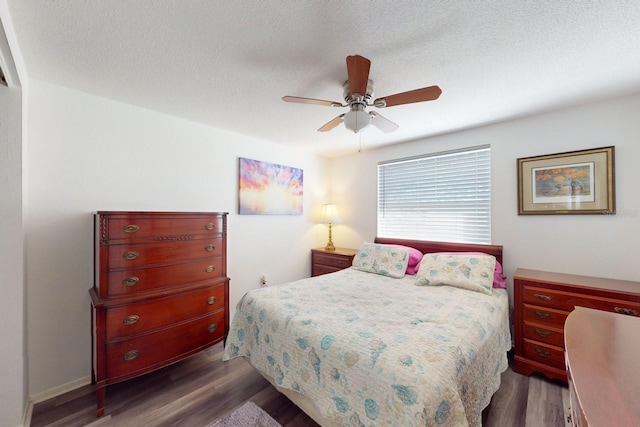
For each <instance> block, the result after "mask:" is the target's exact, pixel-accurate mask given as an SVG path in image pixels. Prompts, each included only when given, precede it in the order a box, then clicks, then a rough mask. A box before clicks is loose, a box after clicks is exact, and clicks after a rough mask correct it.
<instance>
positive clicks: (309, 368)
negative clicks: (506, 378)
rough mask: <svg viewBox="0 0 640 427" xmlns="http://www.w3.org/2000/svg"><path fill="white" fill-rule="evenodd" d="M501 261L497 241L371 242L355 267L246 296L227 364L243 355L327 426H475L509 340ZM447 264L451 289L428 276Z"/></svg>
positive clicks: (497, 380) (492, 389) (229, 343)
mask: <svg viewBox="0 0 640 427" xmlns="http://www.w3.org/2000/svg"><path fill="white" fill-rule="evenodd" d="M409 248H413V249H409ZM415 249H417V250H418V251H420V252H421V253H422V254H425V255H424V257H423V258H422V260H421V261H420V262H419V264H418V265H417V270H418V271H417V274H405V273H406V271H404V269H406V268H408V266H407V264H402V265H400V264H401V263H400V262H399V261H398V260H400V259H402V261H403V262H404V258H403V257H406V258H411V257H412V254H413V253H414V252H415ZM375 251H378V252H375ZM380 254H384V255H385V257H384V260H383V261H381V260H382V259H383V258H381V257H380ZM398 254H399V255H398ZM481 254H486V255H489V256H485V255H481ZM376 257H377V258H376ZM452 259H454V260H455V263H452V261H451V260H452ZM491 259H493V260H494V262H493V264H491V261H490V260H491ZM362 260H364V261H362ZM372 260H374V261H375V262H372ZM390 260H391V261H390ZM460 260H462V261H463V262H462V264H461V265H464V269H463V270H465V271H464V274H463V275H464V276H465V278H463V279H462V281H463V282H465V280H466V282H465V283H464V284H463V286H460V284H459V283H457V282H456V281H457V280H458V276H457V275H458V270H460V268H461V267H460V266H459V265H458V264H459V261H460ZM478 260H480V262H479V263H478ZM388 261H390V262H389V263H387V264H385V262H388ZM408 262H409V263H411V260H409V261H408ZM443 262H444V263H445V264H446V265H445V264H442V263H443ZM367 263H368V264H367ZM376 263H378V264H377V265H376ZM438 263H440V264H438ZM501 263H502V247H501V246H496V245H476V244H460V243H443V242H428V241H417V240H403V239H389V238H376V239H375V240H374V242H373V243H365V244H364V245H363V247H362V248H361V249H360V251H359V253H358V255H356V258H354V263H353V266H352V267H350V268H347V269H344V270H341V271H338V272H335V273H330V274H325V275H322V276H317V277H312V278H307V279H302V280H298V281H295V282H291V283H287V284H283V285H278V286H273V287H268V288H260V289H255V290H252V291H250V292H248V293H247V294H245V295H244V296H243V297H242V299H241V300H240V301H239V303H238V305H237V311H236V313H235V315H234V318H233V321H232V323H231V327H230V332H229V335H228V337H227V342H226V345H225V353H224V356H223V360H230V359H232V358H235V357H244V358H245V359H246V360H248V361H249V363H250V364H251V365H252V366H253V367H254V368H256V369H257V370H258V371H259V372H260V373H261V374H262V375H263V376H264V377H265V378H266V379H267V380H269V381H270V382H271V384H273V385H274V386H275V387H276V388H277V389H278V390H279V391H280V392H282V393H283V394H285V395H286V396H287V397H288V398H289V399H291V400H292V401H293V402H294V403H295V404H296V405H298V406H299V407H300V408H301V409H302V410H303V411H305V412H306V413H307V414H308V415H309V416H310V417H311V418H313V419H314V420H315V421H316V422H318V423H319V424H320V425H322V426H325V427H326V426H345V425H348V426H351V425H353V426H381V425H398V426H432V425H441V426H467V425H469V426H480V425H481V422H482V421H481V420H482V410H483V409H484V408H485V407H486V406H487V405H488V404H489V403H490V400H491V396H492V395H493V394H494V393H495V391H496V390H497V389H498V388H499V386H500V375H501V373H502V372H503V371H504V370H506V368H507V366H508V362H507V351H508V350H509V349H510V348H511V335H510V330H509V315H508V313H509V303H508V297H507V293H506V290H505V289H503V287H502V286H500V287H495V286H496V282H495V281H493V279H495V278H498V277H499V276H500V275H501V271H500V272H498V267H500V268H501ZM363 264H365V265H364V267H363ZM442 265H445V267H442ZM451 265H456V266H457V267H456V270H455V272H454V273H452V274H454V275H456V278H454V279H446V280H445V281H448V280H452V283H454V282H455V283H454V284H453V285H449V284H446V285H445V284H442V283H436V282H438V281H440V282H442V279H438V280H431V277H433V276H434V275H435V276H437V275H438V274H440V273H441V271H440V270H438V269H441V268H442V269H447V268H449V266H451ZM468 265H471V267H470V268H469V267H468ZM478 265H481V267H478ZM381 266H382V267H381ZM388 266H391V267H389V268H388V270H393V269H394V268H397V269H398V270H401V269H402V270H403V271H402V274H398V273H394V272H393V271H391V274H389V271H386V270H385V268H386V267H388ZM490 268H491V269H492V271H491V273H492V277H491V281H489V282H488V283H489V286H488V288H487V282H486V280H485V278H484V277H485V276H486V271H488V269H490ZM415 270H416V269H414V271H412V272H416V271H415ZM469 271H471V273H469ZM478 272H480V273H481V278H480V279H478V280H476V279H477V278H478V277H480V276H475V274H476V273H478ZM449 273H451V271H449ZM480 273H478V274H480ZM499 273H500V274H499ZM443 274H444V273H443ZM390 276H392V277H390ZM443 277H444V276H443ZM447 277H449V276H447ZM501 277H502V279H504V276H501ZM469 279H472V280H471V283H469ZM421 281H422V282H421ZM427 282H428V283H427ZM431 282H432V283H431ZM476 282H477V283H482V289H479V288H477V287H476V285H475V283H476Z"/></svg>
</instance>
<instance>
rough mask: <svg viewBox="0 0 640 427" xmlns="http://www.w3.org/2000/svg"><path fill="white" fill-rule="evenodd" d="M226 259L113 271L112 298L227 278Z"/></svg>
mask: <svg viewBox="0 0 640 427" xmlns="http://www.w3.org/2000/svg"><path fill="white" fill-rule="evenodd" d="M222 261H223V260H222V257H214V258H211V259H205V260H200V261H196V262H188V263H182V264H174V265H166V266H161V267H147V268H131V269H126V270H115V271H110V272H109V273H108V275H107V286H108V292H107V294H108V295H109V296H117V295H129V294H134V293H138V292H144V291H151V290H155V289H160V288H164V287H171V286H176V285H180V284H185V283H197V282H201V281H205V280H211V279H216V278H218V277H222V276H223V273H224V271H223V263H222Z"/></svg>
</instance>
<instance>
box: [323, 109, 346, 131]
mask: <svg viewBox="0 0 640 427" xmlns="http://www.w3.org/2000/svg"><path fill="white" fill-rule="evenodd" d="M345 114H346V113H345ZM343 117H344V114H340V115H339V116H338V117H336V118H335V119H333V120H331V121H330V122H328V123H326V124H325V125H324V126H322V127H321V128H320V129H318V132H328V131H330V130H331V129H333V128H335V127H336V126H338V125H339V124H340V123H342V122H343V120H342V118H343Z"/></svg>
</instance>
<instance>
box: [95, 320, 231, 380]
mask: <svg viewBox="0 0 640 427" xmlns="http://www.w3.org/2000/svg"><path fill="white" fill-rule="evenodd" d="M224 319H225V313H224V310H221V311H217V312H215V313H213V314H211V315H209V316H206V317H203V318H198V319H196V320H193V321H190V322H187V323H181V324H179V325H176V326H174V327H171V328H167V329H161V330H160V331H158V332H154V333H151V334H143V335H141V336H137V337H135V338H131V339H126V340H119V341H113V342H110V343H107V344H106V347H107V351H106V354H107V361H106V362H107V363H106V365H107V366H106V374H107V377H108V378H111V379H113V380H114V381H117V380H118V377H120V376H125V375H126V376H129V375H132V374H135V373H136V372H137V371H143V370H151V369H153V368H155V367H156V365H160V366H164V365H166V364H167V363H170V362H171V361H173V360H177V359H180V358H181V357H182V356H183V355H185V354H187V353H190V354H192V353H195V352H196V351H198V350H200V349H203V348H205V347H207V346H208V345H210V344H211V343H212V342H213V341H216V340H219V339H221V338H222V337H224V334H225V329H226V325H225V320H224Z"/></svg>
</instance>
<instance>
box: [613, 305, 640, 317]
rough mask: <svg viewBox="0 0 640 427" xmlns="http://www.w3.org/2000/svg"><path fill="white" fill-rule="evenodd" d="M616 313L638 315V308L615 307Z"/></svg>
mask: <svg viewBox="0 0 640 427" xmlns="http://www.w3.org/2000/svg"><path fill="white" fill-rule="evenodd" d="M614 310H615V312H616V313H620V314H628V315H630V316H637V315H638V310H634V309H632V308H624V307H614Z"/></svg>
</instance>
